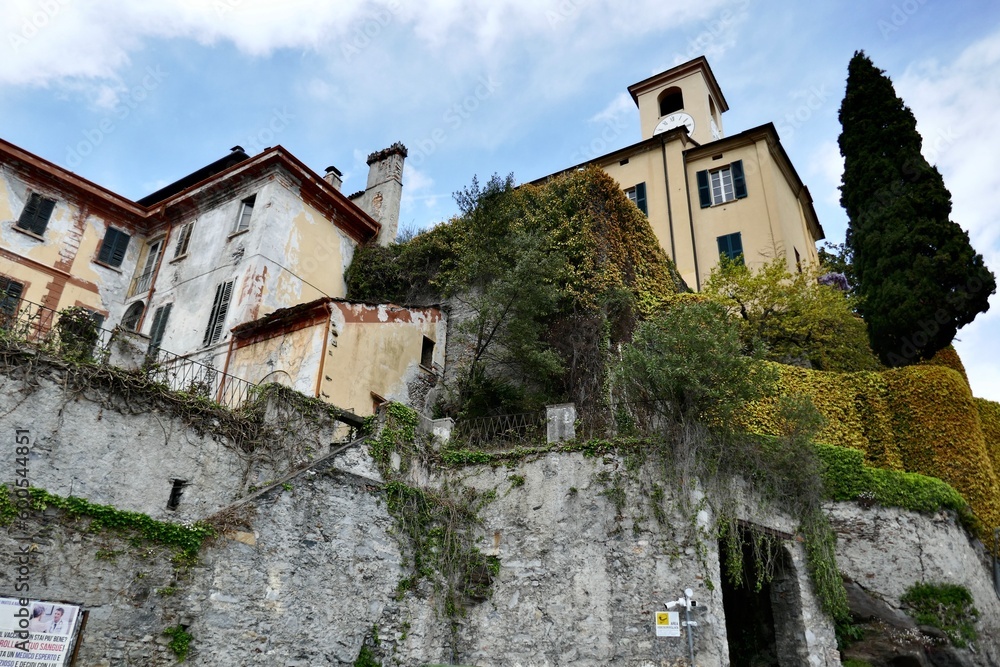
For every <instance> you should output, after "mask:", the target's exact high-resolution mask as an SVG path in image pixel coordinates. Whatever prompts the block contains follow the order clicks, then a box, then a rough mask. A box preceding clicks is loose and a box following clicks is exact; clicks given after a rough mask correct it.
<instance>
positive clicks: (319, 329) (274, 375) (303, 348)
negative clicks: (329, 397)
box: [228, 323, 326, 396]
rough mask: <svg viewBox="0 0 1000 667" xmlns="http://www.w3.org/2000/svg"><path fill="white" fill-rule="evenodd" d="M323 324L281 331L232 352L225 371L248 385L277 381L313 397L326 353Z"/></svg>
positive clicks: (324, 327)
mask: <svg viewBox="0 0 1000 667" xmlns="http://www.w3.org/2000/svg"><path fill="white" fill-rule="evenodd" d="M325 334H326V326H325V323H321V324H317V325H312V326H308V327H305V328H302V329H298V330H297V331H290V332H282V333H281V334H280V335H276V336H275V337H273V338H268V339H266V340H262V341H259V342H256V343H254V344H251V345H247V346H245V347H240V348H238V349H235V350H234V351H233V353H232V356H231V357H230V361H229V369H228V372H229V373H230V374H231V375H235V376H236V377H239V378H244V379H246V380H249V381H250V382H255V383H260V382H277V383H278V384H282V385H285V386H286V387H291V388H293V389H295V390H296V391H298V392H301V393H303V394H305V395H307V396H315V395H316V388H317V386H318V380H319V373H320V366H321V363H322V361H323V355H324V353H325V351H326V336H325Z"/></svg>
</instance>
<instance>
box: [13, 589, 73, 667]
mask: <svg viewBox="0 0 1000 667" xmlns="http://www.w3.org/2000/svg"><path fill="white" fill-rule="evenodd" d="M79 623H80V608H79V607H74V606H73V605H69V604H62V603H61V602H42V601H41V600H28V599H18V598H0V667H34V666H35V665H57V666H59V667H62V666H63V665H67V664H69V657H70V655H71V654H72V649H73V642H74V640H75V638H76V634H77V631H78V629H79V627H78V626H79Z"/></svg>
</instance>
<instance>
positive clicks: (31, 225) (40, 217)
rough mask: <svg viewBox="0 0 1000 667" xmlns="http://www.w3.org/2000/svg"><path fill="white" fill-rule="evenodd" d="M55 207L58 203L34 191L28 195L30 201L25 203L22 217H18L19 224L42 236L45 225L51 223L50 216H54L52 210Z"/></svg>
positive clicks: (28, 230)
mask: <svg viewBox="0 0 1000 667" xmlns="http://www.w3.org/2000/svg"><path fill="white" fill-rule="evenodd" d="M55 207H56V203H55V201H54V200H52V199H48V198H46V197H43V196H41V195H40V194H38V193H37V192H32V193H31V196H29V197H28V203H27V204H25V206H24V209H23V210H22V211H21V217H19V218H18V219H17V226H18V227H20V228H21V229H23V230H25V231H27V232H31V233H32V234H38V235H39V236H41V235H42V234H44V233H45V227H46V226H47V225H48V224H49V218H50V217H51V216H52V210H53V209H54V208H55Z"/></svg>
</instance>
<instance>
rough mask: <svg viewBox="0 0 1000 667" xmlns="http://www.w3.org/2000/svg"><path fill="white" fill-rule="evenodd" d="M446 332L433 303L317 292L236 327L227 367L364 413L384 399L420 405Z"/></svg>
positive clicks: (439, 364) (438, 367) (434, 376)
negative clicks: (363, 299) (400, 303)
mask: <svg viewBox="0 0 1000 667" xmlns="http://www.w3.org/2000/svg"><path fill="white" fill-rule="evenodd" d="M446 334H447V322H446V320H445V318H444V316H443V314H442V312H441V310H440V309H438V308H435V307H423V308H408V307H404V306H397V305H395V304H390V303H380V304H371V303H361V302H356V301H347V300H346V299H331V298H321V299H317V300H315V301H311V302H309V303H304V304H301V305H298V306H294V307H292V308H283V309H280V310H276V311H274V312H272V313H271V314H269V315H267V316H266V317H262V318H260V319H258V320H255V321H253V322H247V323H245V324H241V325H239V326H237V327H235V328H234V329H233V345H232V351H231V353H230V355H229V371H230V372H231V373H233V374H234V375H236V376H238V377H242V378H246V379H247V380H250V381H251V382H255V383H261V382H278V383H280V384H284V385H287V386H290V387H292V388H293V389H295V390H297V391H300V392H302V393H303V394H306V395H310V396H318V397H320V398H322V399H323V400H325V401H327V402H328V403H332V404H333V405H336V406H338V407H342V408H345V409H349V410H351V411H352V412H354V413H355V414H357V415H362V416H367V415H370V414H373V413H374V411H375V408H376V407H377V406H379V405H381V404H382V403H384V402H386V401H398V402H401V403H406V404H408V405H413V406H417V407H424V398H425V396H426V394H427V392H428V391H430V389H431V388H433V386H434V385H435V384H436V383H437V380H438V377H439V376H440V375H441V373H442V370H443V367H444V352H445V337H446Z"/></svg>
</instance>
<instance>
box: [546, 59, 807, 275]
mask: <svg viewBox="0 0 1000 667" xmlns="http://www.w3.org/2000/svg"><path fill="white" fill-rule="evenodd" d="M628 90H629V93H630V94H631V95H632V99H633V100H635V103H636V105H637V106H638V108H639V122H640V126H641V130H642V141H640V142H638V143H636V144H632V145H631V146H626V147H625V148H622V149H619V150H616V151H614V152H612V153H608V154H607V155H603V156H601V157H598V158H596V159H594V160H590V161H589V162H586V163H583V164H579V165H575V166H573V167H571V168H570V169H571V170H572V169H579V168H581V167H583V166H585V165H591V164H593V165H597V166H599V167H600V168H601V169H603V170H604V171H606V172H607V173H608V174H610V175H611V176H612V177H613V178H614V179H615V180H616V181H618V183H619V184H620V185H621V187H622V189H624V190H625V192H626V193H627V194H628V196H629V198H630V199H632V201H634V202H635V203H636V205H637V206H638V207H639V208H640V209H641V210H642V211H643V212H644V213H646V215H647V216H648V217H649V223H650V225H651V226H652V228H653V231H654V232H655V233H656V236H657V238H658V239H659V240H660V245H661V246H662V247H663V249H664V250H665V251H666V252H667V254H668V255H669V256H670V257H671V258H673V260H674V262H675V263H676V264H677V269H678V271H679V272H680V274H681V276H683V278H684V280H685V281H687V283H688V285H689V286H690V287H692V288H693V289H696V290H700V289H701V286H702V284H703V283H704V281H705V278H707V276H708V275H709V273H710V272H711V270H712V268H713V267H714V266H716V264H718V262H719V256H720V255H721V254H726V255H728V256H731V257H737V256H742V257H743V260H744V261H745V262H746V263H747V265H749V266H751V267H756V266H760V265H762V264H764V263H766V262H767V261H769V260H771V259H773V258H774V257H778V256H782V257H785V258H786V261H787V263H788V268H789V270H790V271H796V270H798V269H799V268H800V267H801V266H803V265H805V264H811V263H816V262H818V256H817V252H816V243H817V242H818V241H820V240H822V239H823V238H824V234H823V228H822V226H821V225H820V223H819V220H818V219H817V217H816V212H815V210H814V209H813V204H812V198H811V197H810V195H809V190H808V188H807V187H806V186H805V185H804V184H803V183H802V179H800V178H799V176H798V174H797V173H796V171H795V167H794V166H792V163H791V161H790V160H789V159H788V155H787V154H786V153H785V150H784V149H783V148H782V147H781V141H780V140H779V138H778V133H777V131H776V130H775V127H774V125H773V124H771V123H768V124H766V125H761V126H759V127H755V128H752V129H749V130H745V131H743V132H740V133H738V134H734V135H730V136H727V135H726V134H725V131H724V129H723V122H722V114H723V113H724V112H725V111H727V110H728V109H729V105H728V104H727V102H726V98H725V97H724V96H723V95H722V90H721V89H720V88H719V84H718V82H717V81H716V80H715V75H714V74H713V73H712V69H711V67H709V65H708V61H707V60H706V59H705V58H704V57H700V58H696V59H694V60H691V61H689V62H686V63H684V64H682V65H678V66H677V67H674V68H672V69H669V70H667V71H665V72H661V73H660V74H657V75H655V76H652V77H650V78H648V79H645V80H643V81H640V82H638V83H635V84H633V85H631V86H629V88H628ZM567 171H569V170H567ZM541 180H544V179H541Z"/></svg>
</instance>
